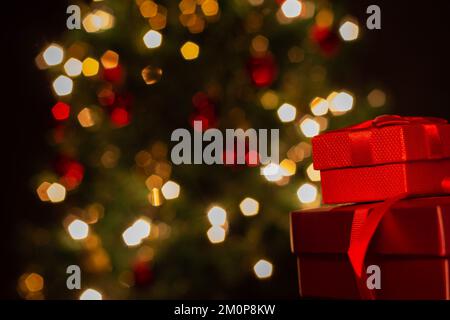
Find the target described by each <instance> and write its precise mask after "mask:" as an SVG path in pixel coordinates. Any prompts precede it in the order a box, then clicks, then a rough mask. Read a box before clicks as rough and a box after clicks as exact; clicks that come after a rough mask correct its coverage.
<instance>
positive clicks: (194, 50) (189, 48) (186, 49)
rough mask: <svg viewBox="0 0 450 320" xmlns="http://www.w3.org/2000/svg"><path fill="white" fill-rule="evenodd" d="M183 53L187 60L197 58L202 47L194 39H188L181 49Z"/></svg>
mask: <svg viewBox="0 0 450 320" xmlns="http://www.w3.org/2000/svg"><path fill="white" fill-rule="evenodd" d="M180 51H181V55H182V56H183V58H184V59H185V60H194V59H197V57H198V55H199V53H200V47H199V46H198V45H197V44H195V43H194V42H192V41H188V42H186V43H185V44H183V46H182V47H181V49H180Z"/></svg>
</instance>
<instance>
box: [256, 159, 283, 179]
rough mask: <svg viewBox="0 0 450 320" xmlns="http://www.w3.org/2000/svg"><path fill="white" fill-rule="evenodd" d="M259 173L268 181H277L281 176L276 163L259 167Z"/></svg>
mask: <svg viewBox="0 0 450 320" xmlns="http://www.w3.org/2000/svg"><path fill="white" fill-rule="evenodd" d="M261 174H262V175H263V176H264V177H265V178H266V180H267V181H270V182H277V181H280V180H281V179H282V178H283V172H282V170H281V168H280V166H279V165H278V164H276V163H269V164H268V165H267V166H265V167H263V168H261Z"/></svg>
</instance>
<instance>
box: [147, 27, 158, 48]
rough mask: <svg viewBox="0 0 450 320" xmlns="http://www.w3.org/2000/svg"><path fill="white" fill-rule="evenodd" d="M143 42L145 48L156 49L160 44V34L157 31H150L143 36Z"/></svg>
mask: <svg viewBox="0 0 450 320" xmlns="http://www.w3.org/2000/svg"><path fill="white" fill-rule="evenodd" d="M143 40H144V44H145V46H146V47H147V48H149V49H154V48H158V47H159V46H160V45H161V43H162V34H161V33H159V32H158V31H155V30H150V31H148V32H147V33H146V34H145V35H144V37H143Z"/></svg>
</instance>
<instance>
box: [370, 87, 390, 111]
mask: <svg viewBox="0 0 450 320" xmlns="http://www.w3.org/2000/svg"><path fill="white" fill-rule="evenodd" d="M367 101H368V102H369V104H370V106H371V107H373V108H380V107H382V106H384V105H385V104H386V94H385V93H384V92H383V91H381V90H380V89H373V90H372V91H370V93H369V95H368V96H367Z"/></svg>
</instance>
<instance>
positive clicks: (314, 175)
mask: <svg viewBox="0 0 450 320" xmlns="http://www.w3.org/2000/svg"><path fill="white" fill-rule="evenodd" d="M306 175H307V176H308V178H309V179H310V180H311V181H320V171H319V170H316V169H314V165H313V164H312V163H311V164H310V165H309V166H308V168H307V169H306Z"/></svg>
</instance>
